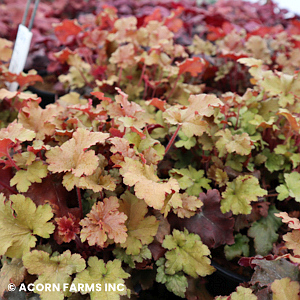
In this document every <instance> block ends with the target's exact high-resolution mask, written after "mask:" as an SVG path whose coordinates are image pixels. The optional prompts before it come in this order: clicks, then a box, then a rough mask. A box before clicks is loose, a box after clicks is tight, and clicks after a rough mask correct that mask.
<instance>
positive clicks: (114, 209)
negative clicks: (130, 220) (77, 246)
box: [79, 196, 127, 247]
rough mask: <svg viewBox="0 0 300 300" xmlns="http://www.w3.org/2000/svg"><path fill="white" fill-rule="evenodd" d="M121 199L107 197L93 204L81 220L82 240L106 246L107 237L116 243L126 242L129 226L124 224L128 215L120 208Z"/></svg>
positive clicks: (90, 243) (91, 244)
mask: <svg viewBox="0 0 300 300" xmlns="http://www.w3.org/2000/svg"><path fill="white" fill-rule="evenodd" d="M118 207H119V201H118V198H117V197H114V196H111V197H109V198H105V199H104V200H103V202H97V203H95V204H94V205H93V207H92V209H91V211H90V212H89V213H88V214H87V215H86V217H85V218H84V219H83V220H81V221H80V223H79V224H80V225H81V226H82V230H81V232H80V238H81V241H82V242H84V241H86V240H87V241H88V243H89V245H90V246H93V245H98V246H100V247H104V246H105V242H106V241H107V238H109V239H112V240H114V241H115V242H116V243H125V241H126V238H127V233H126V231H127V228H126V226H125V225H124V223H125V221H126V220H127V216H126V215H125V214H124V213H122V212H120V211H119V210H118Z"/></svg>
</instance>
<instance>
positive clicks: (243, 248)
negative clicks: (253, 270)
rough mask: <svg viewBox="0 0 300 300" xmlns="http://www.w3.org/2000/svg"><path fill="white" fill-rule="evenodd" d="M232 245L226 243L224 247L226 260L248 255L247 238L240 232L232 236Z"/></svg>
mask: <svg viewBox="0 0 300 300" xmlns="http://www.w3.org/2000/svg"><path fill="white" fill-rule="evenodd" d="M234 242H235V243H234V244H233V245H226V246H225V247H224V252H225V256H226V258H227V259H228V260H232V259H234V258H235V257H239V256H249V245H248V242H249V239H248V238H247V237H246V236H245V235H242V234H240V233H238V234H237V235H236V236H235V237H234Z"/></svg>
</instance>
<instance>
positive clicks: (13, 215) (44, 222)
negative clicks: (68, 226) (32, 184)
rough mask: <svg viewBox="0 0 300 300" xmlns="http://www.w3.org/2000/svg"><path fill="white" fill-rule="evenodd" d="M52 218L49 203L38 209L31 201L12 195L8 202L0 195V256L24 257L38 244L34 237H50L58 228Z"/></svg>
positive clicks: (21, 196)
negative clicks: (51, 220)
mask: <svg viewBox="0 0 300 300" xmlns="http://www.w3.org/2000/svg"><path fill="white" fill-rule="evenodd" d="M52 217H53V213H52V209H51V207H50V205H49V204H45V205H39V206H38V207H36V205H35V204H34V202H33V201H32V200H31V199H30V198H25V196H23V195H20V194H18V195H11V196H10V197H9V201H5V197H4V195H3V194H2V193H1V194H0V254H1V255H6V256H8V257H11V258H14V257H15V258H21V257H22V256H23V255H24V254H25V253H27V252H29V251H30V248H32V247H34V246H35V244H36V240H37V239H36V237H35V235H38V236H41V237H43V238H49V237H50V234H51V233H53V231H54V228H55V226H54V225H53V224H52V223H51V222H48V221H49V220H50V219H51V218H52Z"/></svg>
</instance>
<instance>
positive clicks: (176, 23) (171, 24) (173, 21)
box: [164, 7, 184, 33]
mask: <svg viewBox="0 0 300 300" xmlns="http://www.w3.org/2000/svg"><path fill="white" fill-rule="evenodd" d="M183 11H184V8H183V7H177V9H176V10H173V11H172V13H171V15H170V16H168V17H167V18H166V20H165V22H164V25H166V26H167V27H168V28H169V30H170V31H172V32H174V33H176V32H177V31H179V30H180V29H181V28H182V27H183V21H182V20H181V19H179V18H177V17H178V16H179V15H180V14H181V13H182V12H183Z"/></svg>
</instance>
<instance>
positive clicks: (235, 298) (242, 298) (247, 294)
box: [215, 286, 257, 300]
mask: <svg viewBox="0 0 300 300" xmlns="http://www.w3.org/2000/svg"><path fill="white" fill-rule="evenodd" d="M227 299H230V300H257V297H256V296H255V295H254V294H253V291H252V290H251V289H250V288H244V287H242V286H238V287H237V288H236V292H233V293H232V294H231V295H230V297H228V296H224V297H223V296H218V297H216V298H215V300H227Z"/></svg>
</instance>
